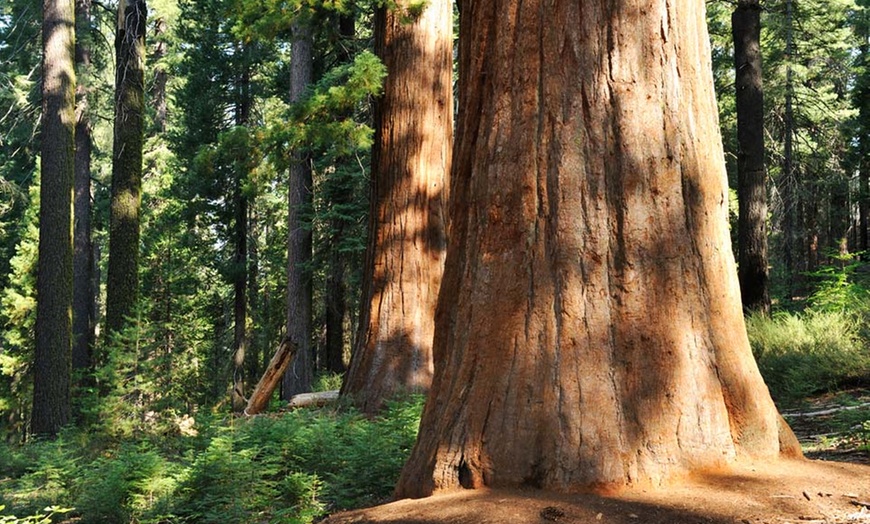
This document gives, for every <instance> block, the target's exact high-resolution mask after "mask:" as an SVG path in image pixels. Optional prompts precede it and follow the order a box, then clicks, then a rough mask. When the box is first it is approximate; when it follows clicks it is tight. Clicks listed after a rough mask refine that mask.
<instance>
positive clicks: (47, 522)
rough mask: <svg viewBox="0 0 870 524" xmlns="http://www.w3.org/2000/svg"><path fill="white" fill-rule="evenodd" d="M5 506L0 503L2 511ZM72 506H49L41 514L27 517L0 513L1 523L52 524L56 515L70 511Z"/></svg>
mask: <svg viewBox="0 0 870 524" xmlns="http://www.w3.org/2000/svg"><path fill="white" fill-rule="evenodd" d="M4 509H5V506H2V505H0V511H3V510H4ZM70 511H72V508H60V507H57V506H48V507H47V508H45V509H43V510H42V514H40V515H30V516H27V517H22V518H19V517H16V516H14V515H0V524H51V523H52V522H54V521H53V520H52V519H53V518H54V517H56V516H60V515H63V514H64V513H69V512H70Z"/></svg>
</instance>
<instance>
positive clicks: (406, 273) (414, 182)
mask: <svg viewBox="0 0 870 524" xmlns="http://www.w3.org/2000/svg"><path fill="white" fill-rule="evenodd" d="M406 8H407V5H406V3H405V2H399V6H398V7H397V8H395V9H390V10H387V9H386V8H381V9H379V10H378V12H377V15H376V22H375V24H376V25H375V34H376V47H377V52H378V55H379V56H380V58H381V60H383V61H384V64H385V65H386V66H387V71H388V72H389V75H388V76H387V79H386V83H385V85H384V95H383V97H382V98H381V99H380V100H379V101H378V105H377V112H376V128H375V133H376V136H375V148H374V152H373V158H372V169H373V173H372V194H371V198H372V206H371V215H370V219H369V220H370V221H369V245H368V251H367V253H366V269H365V271H366V273H365V277H364V278H365V279H366V280H365V284H364V290H363V297H362V305H361V308H360V310H361V316H360V326H359V336H358V337H357V341H356V345H355V346H356V347H355V348H354V352H353V356H352V359H351V365H350V370H349V371H348V375H347V378H346V380H345V383H344V385H343V389H342V394H348V395H352V396H353V397H354V399H355V401H356V403H357V405H358V406H359V407H360V408H361V409H363V410H365V411H373V410H376V409H378V408H379V407H380V405H381V404H382V403H383V401H384V400H386V399H387V398H389V397H390V396H392V395H393V394H395V393H396V392H399V391H403V390H411V391H414V390H416V391H426V390H428V388H429V386H430V384H431V381H432V336H433V329H434V318H435V304H436V301H437V296H438V288H439V286H440V283H441V275H442V272H443V267H444V249H445V244H446V241H445V212H444V207H445V206H444V203H445V202H446V198H447V195H446V191H445V189H446V187H445V183H446V181H447V174H448V172H449V169H450V154H451V151H450V149H451V134H452V126H453V91H452V83H451V69H452V56H453V36H452V34H453V31H452V27H453V11H452V4H451V2H450V1H449V0H433V1H431V2H429V3H427V6H426V8H425V9H424V10H423V12H422V14H419V15H417V16H416V17H414V15H412V14H410V13H406V12H405V9H406ZM409 17H410V20H409Z"/></svg>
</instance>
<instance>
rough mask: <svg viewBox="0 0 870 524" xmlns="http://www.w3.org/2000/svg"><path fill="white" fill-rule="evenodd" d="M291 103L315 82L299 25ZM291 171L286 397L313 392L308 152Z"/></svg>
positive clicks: (308, 44) (307, 35)
mask: <svg viewBox="0 0 870 524" xmlns="http://www.w3.org/2000/svg"><path fill="white" fill-rule="evenodd" d="M292 32H293V42H292V44H291V46H292V47H291V58H290V67H291V73H290V74H291V78H290V102H291V103H295V102H299V101H300V100H302V98H303V96H304V95H305V91H306V89H308V86H309V84H311V79H312V74H313V70H312V61H311V59H312V51H311V48H312V40H311V38H312V37H311V29H310V28H308V27H306V26H305V25H304V24H301V23H296V24H294V25H293V28H292ZM293 157H294V161H293V165H292V166H291V168H290V190H289V199H288V200H289V205H288V208H289V209H288V211H289V212H288V218H287V225H288V227H287V231H288V256H287V275H288V277H287V335H288V336H289V337H290V340H291V341H292V342H293V344H295V345H296V346H297V348H298V351H297V352H296V358H295V359H294V360H293V362H292V363H291V365H290V367H289V369H288V370H287V373H286V374H285V375H284V383H283V391H282V398H284V399H285V400H289V399H290V398H291V397H292V396H293V395H296V394H299V393H307V392H309V391H311V381H312V375H313V373H314V369H313V364H314V363H313V358H312V354H311V293H312V287H311V272H310V270H309V268H308V267H307V266H308V264H310V262H311V228H310V227H309V226H308V224H307V223H306V219H305V214H306V212H308V211H309V210H310V208H311V188H312V184H313V183H312V179H311V166H310V159H309V157H308V155H307V153H304V152H296V153H294V155H293Z"/></svg>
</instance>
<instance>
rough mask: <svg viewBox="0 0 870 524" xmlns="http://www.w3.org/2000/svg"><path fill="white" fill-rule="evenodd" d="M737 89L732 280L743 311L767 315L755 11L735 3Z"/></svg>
mask: <svg viewBox="0 0 870 524" xmlns="http://www.w3.org/2000/svg"><path fill="white" fill-rule="evenodd" d="M731 29H732V34H733V36H734V69H735V72H736V81H735V87H736V89H737V142H738V145H739V150H738V154H737V199H738V201H739V204H740V208H739V213H738V220H737V222H738V226H737V231H738V232H737V253H738V262H739V263H738V266H737V267H738V278H739V280H740V294H741V296H742V299H743V307H744V309H746V310H748V311H760V312H762V313H765V314H766V313H767V312H769V310H770V291H769V288H770V286H769V278H768V270H767V184H766V182H767V176H766V175H765V169H764V92H763V89H762V77H761V42H760V38H761V6H760V5H759V3H758V0H740V1H739V2H738V3H737V8H736V9H735V11H734V14H733V15H732V16H731Z"/></svg>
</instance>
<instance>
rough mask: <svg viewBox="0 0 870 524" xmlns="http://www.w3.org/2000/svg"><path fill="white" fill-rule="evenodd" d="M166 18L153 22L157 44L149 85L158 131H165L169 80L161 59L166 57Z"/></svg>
mask: <svg viewBox="0 0 870 524" xmlns="http://www.w3.org/2000/svg"><path fill="white" fill-rule="evenodd" d="M166 29H167V27H166V20H165V19H164V18H158V19H157V21H156V22H155V23H154V40H156V42H157V44H156V45H155V46H154V53H153V55H152V56H153V59H154V64H155V65H154V85H153V86H152V87H151V105H152V106H153V107H154V122H155V124H156V125H157V131H158V132H160V133H165V132H166V107H167V106H166V83H167V81H168V80H169V74H168V73H167V68H166V64H164V63H163V60H164V59H165V58H166V50H167V45H166V40H165V35H166Z"/></svg>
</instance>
